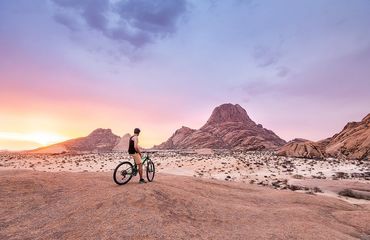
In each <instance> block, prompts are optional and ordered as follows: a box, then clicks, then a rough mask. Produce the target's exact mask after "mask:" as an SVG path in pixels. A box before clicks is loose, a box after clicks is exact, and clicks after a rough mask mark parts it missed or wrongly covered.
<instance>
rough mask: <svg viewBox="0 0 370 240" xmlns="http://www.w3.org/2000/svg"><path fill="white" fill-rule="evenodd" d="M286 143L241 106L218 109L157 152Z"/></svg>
mask: <svg viewBox="0 0 370 240" xmlns="http://www.w3.org/2000/svg"><path fill="white" fill-rule="evenodd" d="M284 144H285V141H284V140H283V139H281V138H279V137H278V136H277V135H276V134H275V133H274V132H273V131H271V130H268V129H265V128H263V126H262V125H260V124H256V123H255V122H254V121H252V120H251V119H250V118H249V116H248V114H247V112H246V111H245V110H244V109H243V108H242V107H241V106H240V105H238V104H236V105H233V104H223V105H221V106H218V107H216V108H215V109H214V110H213V112H212V114H211V116H210V118H209V119H208V121H207V122H206V124H205V125H204V126H203V127H201V128H200V129H198V130H195V129H190V128H188V127H182V128H180V129H178V130H177V131H176V132H175V133H174V134H173V135H172V136H171V137H170V138H169V139H168V140H167V141H166V142H164V143H162V144H160V145H158V146H154V148H156V149H202V148H210V149H241V150H266V149H270V150H271V149H276V148H278V147H280V146H282V145H284Z"/></svg>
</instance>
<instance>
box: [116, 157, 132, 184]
mask: <svg viewBox="0 0 370 240" xmlns="http://www.w3.org/2000/svg"><path fill="white" fill-rule="evenodd" d="M133 170H134V167H133V166H132V164H131V163H130V162H123V163H120V164H118V166H117V167H116V169H114V172H113V180H114V182H115V183H117V184H118V185H124V184H126V183H128V182H129V181H130V180H131V178H132V175H133Z"/></svg>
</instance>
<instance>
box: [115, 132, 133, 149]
mask: <svg viewBox="0 0 370 240" xmlns="http://www.w3.org/2000/svg"><path fill="white" fill-rule="evenodd" d="M130 137H131V135H130V134H129V133H126V134H125V135H123V136H122V137H121V140H120V141H119V143H118V144H117V145H116V146H115V147H114V148H113V151H116V152H127V150H128V144H129V141H130Z"/></svg>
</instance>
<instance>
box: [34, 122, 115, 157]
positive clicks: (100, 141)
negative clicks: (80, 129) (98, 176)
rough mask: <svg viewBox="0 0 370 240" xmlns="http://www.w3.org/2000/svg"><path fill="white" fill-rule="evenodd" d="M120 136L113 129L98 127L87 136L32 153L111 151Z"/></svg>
mask: <svg viewBox="0 0 370 240" xmlns="http://www.w3.org/2000/svg"><path fill="white" fill-rule="evenodd" d="M119 141H120V137H119V136H117V135H115V134H113V133H112V130H111V129H102V128H98V129H96V130H94V131H93V132H91V133H90V134H89V135H88V136H87V137H81V138H75V139H71V140H68V141H65V142H61V143H57V144H53V145H51V146H47V147H42V148H38V149H35V150H32V151H30V152H31V153H61V152H73V153H93V152H109V151H112V150H113V148H114V147H115V146H116V145H117V144H118V143H119Z"/></svg>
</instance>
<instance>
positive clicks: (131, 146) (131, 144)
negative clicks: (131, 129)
mask: <svg viewBox="0 0 370 240" xmlns="http://www.w3.org/2000/svg"><path fill="white" fill-rule="evenodd" d="M133 137H135V135H134V136H132V137H130V140H129V143H128V153H129V154H135V153H137V151H136V149H135V141H134V140H132V138H133Z"/></svg>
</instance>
